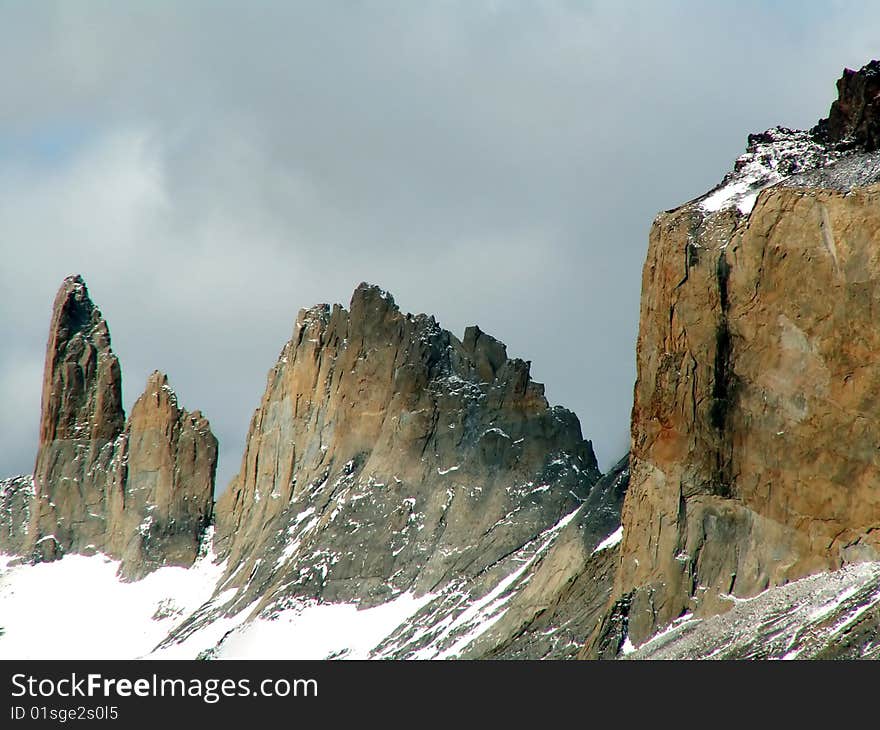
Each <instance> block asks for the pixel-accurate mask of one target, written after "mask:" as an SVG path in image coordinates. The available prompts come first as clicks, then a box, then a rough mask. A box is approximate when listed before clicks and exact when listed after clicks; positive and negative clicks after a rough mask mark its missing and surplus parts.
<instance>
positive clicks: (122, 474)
mask: <svg viewBox="0 0 880 730" xmlns="http://www.w3.org/2000/svg"><path fill="white" fill-rule="evenodd" d="M216 461H217V441H216V439H215V438H214V436H213V435H212V434H211V432H210V428H209V426H208V422H207V421H206V420H205V419H204V417H203V416H202V415H201V414H200V413H198V412H197V413H195V414H189V413H187V412H186V411H184V410H182V409H180V408H179V407H178V405H177V399H176V396H175V395H174V393H173V391H172V390H171V389H170V387H169V386H168V381H167V378H166V377H165V376H164V375H161V374H160V373H154V374H153V376H151V377H150V379H149V381H148V383H147V388H146V391H145V392H144V394H143V395H142V396H141V397H140V398H139V399H138V401H137V403H136V404H135V407H134V409H133V412H132V415H131V418H130V419H129V420H128V421H127V422H126V420H125V413H124V412H123V409H122V378H121V374H120V370H119V362H118V360H117V358H116V356H115V355H114V354H113V351H112V349H111V346H110V333H109V330H108V328H107V323H106V322H105V320H104V318H103V317H102V316H101V312H100V310H98V308H97V307H95V305H94V304H93V303H92V301H91V299H90V298H89V295H88V290H87V289H86V286H85V283H84V282H83V280H82V279H81V278H80V277H69V278H67V279H65V281H64V283H63V284H62V286H61V289H60V290H59V292H58V296H57V297H56V299H55V303H54V306H53V311H52V318H51V324H50V331H49V343H48V347H47V352H46V368H45V372H44V376H43V397H42V412H41V418H40V444H39V449H38V452H37V460H36V466H35V469H34V494H33V498H32V499H31V500H30V503H29V506H28V510H27V512H28V526H27V529H26V530H24V535H23V536H19V537H17V538H15V539H13V538H12V537H11V536H10V537H9V538H8V539H7V540H5V541H3V542H2V543H0V544H2V546H3V548H4V549H5V550H6V551H9V552H21V553H23V554H25V555H26V556H28V557H30V558H32V559H34V560H53V559H55V558H59V557H62V556H63V555H64V554H67V553H83V554H93V553H96V552H102V553H105V554H107V555H109V556H111V557H115V558H118V559H121V560H122V561H123V563H122V571H123V573H124V574H125V575H127V576H128V577H140V576H142V575H143V574H144V573H146V572H148V571H149V570H151V569H152V568H154V567H157V566H159V565H163V564H173V565H190V564H192V562H193V560H194V559H195V557H196V554H197V552H198V545H199V541H200V539H201V536H202V534H203V532H204V530H205V528H206V526H207V524H208V522H209V521H210V519H211V513H212V504H213V482H214V471H215V468H216ZM11 494H12V492H10V495H11Z"/></svg>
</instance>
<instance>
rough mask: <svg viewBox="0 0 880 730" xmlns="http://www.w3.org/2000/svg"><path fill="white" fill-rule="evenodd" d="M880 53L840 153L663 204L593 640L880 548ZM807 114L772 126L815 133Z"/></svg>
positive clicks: (635, 631) (850, 108) (615, 643)
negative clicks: (611, 574) (612, 564)
mask: <svg viewBox="0 0 880 730" xmlns="http://www.w3.org/2000/svg"><path fill="white" fill-rule="evenodd" d="M876 68H877V64H876V63H872V64H869V66H867V67H865V69H863V70H862V71H861V72H859V73H857V74H855V75H854V74H853V73H852V72H847V74H845V76H844V79H842V81H841V82H840V83H839V85H838V86H839V88H840V90H841V98H840V100H839V101H838V102H837V103H836V105H835V107H834V108H833V109H832V114H831V120H832V122H833V123H832V124H831V127H830V129H831V130H832V131H833V132H834V135H835V136H836V138H839V137H841V135H843V136H847V137H848V138H849V139H850V140H851V141H852V140H855V141H856V142H857V143H858V145H859V146H857V147H855V148H851V149H849V150H848V151H846V152H845V153H843V156H842V157H841V153H840V149H839V148H838V150H837V151H836V152H835V153H834V154H829V155H828V156H827V157H825V158H824V159H823V157H822V155H815V151H814V148H815V145H816V142H815V140H813V141H810V142H809V143H808V144H809V151H810V154H811V155H814V157H813V159H815V161H816V164H817V165H819V166H820V167H817V169H815V171H809V170H806V169H804V168H801V170H799V173H800V174H798V175H797V176H796V177H793V178H791V179H790V180H787V181H784V182H781V183H780V184H777V185H773V186H770V187H767V188H765V189H764V190H762V191H761V192H760V194H758V195H757V200H756V202H755V203H754V207H753V208H752V209H749V207H748V206H747V205H744V203H743V200H742V198H739V199H735V200H737V204H736V205H724V204H723V201H724V200H725V195H727V194H728V193H729V192H730V193H735V192H737V190H738V188H737V187H736V186H737V185H738V184H739V183H738V179H737V177H736V175H734V177H733V178H732V179H728V178H726V179H725V184H726V186H727V187H722V188H721V189H720V190H715V191H713V192H712V193H711V194H710V195H708V196H704V197H703V198H700V199H698V200H696V201H693V202H692V203H689V204H687V205H685V206H682V207H681V208H679V209H677V210H674V211H670V212H668V213H663V214H661V215H659V216H658V217H657V219H656V220H655V222H654V226H653V228H652V230H651V235H650V241H649V248H648V256H647V260H646V263H645V267H644V273H643V281H642V304H641V321H640V331H639V339H638V350H637V365H638V381H637V385H636V389H635V399H634V406H633V415H632V477H631V486H630V490H629V492H628V495H627V498H626V502H625V505H624V510H623V524H624V533H623V542H622V544H621V553H620V555H621V557H620V565H619V570H618V574H617V579H616V585H615V590H614V592H613V594H612V598H611V607H610V608H609V612H608V614H607V615H606V618H605V621H604V623H603V628H602V630H600V631H599V632H598V634H597V635H596V636H594V637H593V640H592V641H591V645H590V648H589V652H588V653H591V654H592V655H593V656H614V655H616V654H617V652H618V651H619V649H620V647H621V645H622V643H623V641H624V640H625V638H626V637H627V636H628V637H629V639H630V641H631V642H632V643H633V644H634V645H635V646H638V645H639V644H640V643H641V642H643V641H645V640H646V639H647V638H648V637H649V636H651V634H653V633H654V632H655V631H656V630H657V629H658V628H659V627H662V626H664V625H666V624H668V623H670V622H671V621H673V620H674V619H676V618H678V617H679V616H681V615H682V614H683V613H684V612H694V614H695V615H696V616H708V615H712V614H715V613H719V612H722V611H724V610H726V609H727V608H729V606H730V605H731V600H730V598H729V596H735V597H740V598H742V597H749V596H754V595H756V594H757V593H759V592H760V591H762V590H764V589H766V588H767V587H769V586H773V585H779V584H782V583H786V582H788V581H791V580H793V579H797V578H800V577H802V576H805V575H808V574H812V573H816V572H818V571H822V570H828V569H836V568H839V567H840V566H841V565H843V564H846V563H850V562H857V561H862V560H877V559H878V557H880V490H878V486H877V485H878V484H880V451H878V449H877V445H878V444H880V420H878V419H877V415H876V414H877V407H878V404H880V400H878V399H880V327H878V325H877V322H878V311H880V246H878V243H880V185H878V184H877V183H878V182H880V177H878V175H877V172H876V171H877V165H876V160H875V157H876V156H875V155H873V154H871V153H870V152H866V151H865V150H871V149H873V148H874V146H876V145H875V143H874V142H873V141H872V139H873V138H872V136H871V135H872V134H873V132H871V130H872V129H874V128H875V125H876V124H877V122H878V119H877V116H876V107H875V104H874V101H872V100H873V99H874V92H872V91H870V90H871V89H872V88H874V85H875V84H876V79H875V75H876ZM855 99H861V100H862V101H864V103H861V102H859V103H860V104H861V105H860V106H859V107H858V110H855V106H854V105H855V104H856V102H855V101H854V100H855ZM844 119H846V120H850V121H851V122H852V123H850V122H844V121H841V120H844ZM844 128H845V129H846V130H849V131H847V132H845V134H844V132H842V131H841V130H843V129H844ZM777 134H778V132H777ZM804 134H805V133H790V134H788V135H787V136H785V138H784V139H781V138H778V137H776V138H773V139H772V140H771V142H769V143H768V144H770V145H771V146H772V145H776V146H782V145H784V146H785V149H786V154H788V153H789V152H790V151H791V150H792V149H794V150H795V151H797V149H798V147H797V145H799V144H800V145H804V149H807V143H805V142H804V140H803V139H802V138H803V137H804ZM797 135H800V136H797ZM823 163H831V164H830V165H829V166H826V167H821V165H822V164H823ZM750 164H751V161H750ZM738 165H739V163H738ZM746 167H747V166H746ZM738 169H739V166H738ZM866 171H867V172H866ZM868 173H870V174H868ZM750 174H752V173H750ZM771 181H772V180H771ZM741 187H742V185H741ZM755 192H756V193H757V191H755ZM731 199H734V198H731ZM719 201H722V202H720V203H719Z"/></svg>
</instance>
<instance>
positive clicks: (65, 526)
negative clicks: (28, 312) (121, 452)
mask: <svg viewBox="0 0 880 730" xmlns="http://www.w3.org/2000/svg"><path fill="white" fill-rule="evenodd" d="M124 422H125V413H124V411H123V409H122V377H121V375H120V371H119V361H118V360H117V358H116V355H114V354H113V350H112V349H111V347H110V333H109V330H108V328H107V323H106V322H105V321H104V318H103V316H102V315H101V311H100V310H99V309H98V308H97V307H96V306H95V305H94V304H93V303H92V300H91V299H90V298H89V292H88V289H87V288H86V285H85V282H84V281H83V279H82V277H80V276H69V277H67V278H66V279H65V280H64V282H63V283H62V284H61V288H60V289H59V291H58V294H57V296H56V297H55V303H54V305H53V307H52V319H51V323H50V326H49V342H48V345H47V347H46V365H45V370H44V373H43V394H42V407H41V414H40V442H39V448H38V451H37V461H36V465H35V467H34V485H35V489H36V498H35V499H36V502H35V505H34V509H33V510H32V512H31V521H32V529H31V530H30V531H29V534H30V536H31V542H32V548H33V550H34V553H35V557H37V558H41V559H51V558H53V557H56V556H58V555H60V554H62V553H64V552H68V551H70V550H74V551H78V550H86V549H91V550H94V549H99V548H100V544H101V543H102V542H103V540H102V538H101V536H102V535H103V533H104V531H105V529H106V515H105V514H104V513H103V505H104V502H105V491H106V485H107V481H108V469H109V468H110V465H111V461H112V460H113V450H114V443H115V441H116V439H117V438H118V437H119V435H120V434H121V432H122V429H123V425H124Z"/></svg>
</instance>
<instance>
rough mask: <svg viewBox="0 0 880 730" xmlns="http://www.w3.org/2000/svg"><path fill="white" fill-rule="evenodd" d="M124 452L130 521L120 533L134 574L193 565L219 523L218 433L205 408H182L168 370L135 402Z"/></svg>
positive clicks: (120, 548) (123, 510) (125, 513)
mask: <svg viewBox="0 0 880 730" xmlns="http://www.w3.org/2000/svg"><path fill="white" fill-rule="evenodd" d="M123 458H124V459H125V460H126V467H127V468H126V481H125V488H124V490H123V491H122V492H121V494H122V495H123V497H124V499H123V502H124V503H123V504H122V505H121V506H120V509H119V510H118V512H119V514H120V515H122V517H123V519H122V523H121V524H119V525H118V526H117V527H115V528H114V530H113V533H114V537H116V538H117V539H118V543H117V552H118V553H120V554H121V556H122V558H123V565H124V566H126V568H127V572H128V574H129V575H130V576H132V577H139V576H140V575H142V574H143V573H144V572H146V571H148V570H150V569H152V568H155V567H158V566H160V565H183V566H188V565H191V564H192V563H193V561H194V560H195V559H196V556H197V555H198V551H199V544H200V541H201V537H202V535H203V534H204V532H205V529H206V528H207V527H208V524H209V523H210V521H211V515H212V511H213V501H214V475H215V472H216V467H217V439H216V438H215V437H214V435H213V434H212V433H211V429H210V425H209V424H208V421H207V419H206V418H205V417H204V416H203V415H202V414H201V412H199V411H196V412H195V413H189V412H188V411H186V410H184V409H182V408H180V406H179V405H178V403H177V396H176V395H175V393H174V391H173V390H172V389H171V386H170V385H169V384H168V378H167V377H166V376H165V375H164V374H162V373H160V372H154V373H153V374H152V375H151V376H150V377H149V379H148V380H147V387H146V390H145V391H144V393H143V395H141V397H140V398H138V400H137V402H135V404H134V408H133V409H132V412H131V417H130V418H129V421H128V425H127V427H126V430H125V439H124V457H123Z"/></svg>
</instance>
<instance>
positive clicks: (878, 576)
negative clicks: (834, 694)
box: [625, 562, 880, 659]
mask: <svg viewBox="0 0 880 730" xmlns="http://www.w3.org/2000/svg"><path fill="white" fill-rule="evenodd" d="M730 600H731V603H732V606H731V608H730V610H729V611H727V612H726V613H723V614H720V615H718V616H712V617H711V618H706V619H698V618H694V617H693V616H692V615H690V614H686V615H684V616H682V617H681V618H679V619H678V620H677V621H676V622H675V623H673V624H672V625H671V626H670V627H669V628H667V629H666V630H664V631H662V632H660V633H659V634H657V635H656V636H654V637H653V638H651V639H650V640H649V641H647V642H645V643H644V644H642V645H641V646H639V647H638V648H637V649H632V650H630V651H629V652H625V653H626V658H627V659H880V563H878V562H870V563H858V564H854V565H849V566H847V567H845V568H842V569H841V570H837V571H833V572H827V573H819V574H817V575H812V576H809V577H808V578H804V579H802V580H799V581H795V582H793V583H789V584H788V585H784V586H780V587H776V588H771V589H769V590H767V591H764V592H763V593H761V594H759V595H757V596H755V597H754V598H749V599H738V598H731V599H730ZM630 647H631V644H630Z"/></svg>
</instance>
